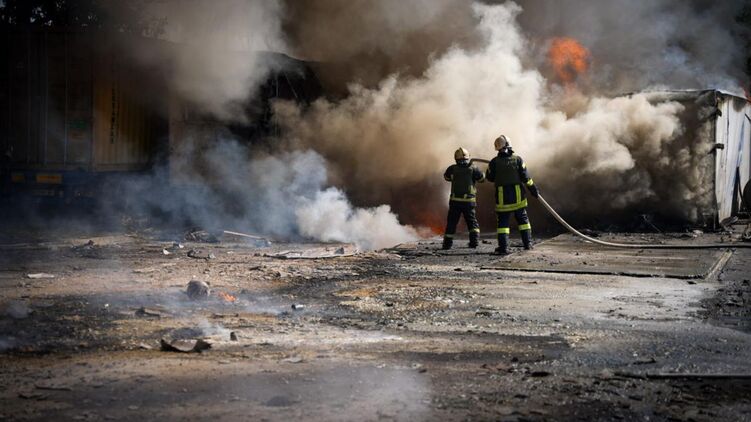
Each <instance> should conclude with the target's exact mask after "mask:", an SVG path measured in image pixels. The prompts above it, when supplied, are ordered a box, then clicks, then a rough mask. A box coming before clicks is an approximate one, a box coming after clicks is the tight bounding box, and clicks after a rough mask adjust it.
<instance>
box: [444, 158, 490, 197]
mask: <svg viewBox="0 0 751 422" xmlns="http://www.w3.org/2000/svg"><path fill="white" fill-rule="evenodd" d="M443 178H444V179H446V180H447V181H449V182H451V196H450V198H449V199H450V200H451V201H457V202H467V203H472V204H474V203H475V202H476V201H477V187H476V185H477V183H478V182H482V181H484V180H485V175H483V174H482V172H481V171H480V169H478V168H477V167H475V166H473V165H471V164H469V161H464V162H459V163H457V164H454V165H452V166H449V168H447V169H446V172H445V173H443Z"/></svg>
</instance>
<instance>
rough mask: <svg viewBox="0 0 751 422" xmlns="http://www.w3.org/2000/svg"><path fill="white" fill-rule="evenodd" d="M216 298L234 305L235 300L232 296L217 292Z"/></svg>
mask: <svg viewBox="0 0 751 422" xmlns="http://www.w3.org/2000/svg"><path fill="white" fill-rule="evenodd" d="M217 296H219V297H220V298H221V299H222V300H223V301H225V302H230V303H234V302H235V301H236V300H237V298H236V297H235V296H232V295H231V294H229V293H225V292H219V293H218V294H217Z"/></svg>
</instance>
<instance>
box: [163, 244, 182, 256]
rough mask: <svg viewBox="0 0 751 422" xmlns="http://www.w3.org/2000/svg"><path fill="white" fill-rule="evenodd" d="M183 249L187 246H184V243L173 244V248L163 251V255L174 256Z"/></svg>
mask: <svg viewBox="0 0 751 422" xmlns="http://www.w3.org/2000/svg"><path fill="white" fill-rule="evenodd" d="M183 248H185V246H183V244H182V243H178V242H172V246H170V247H168V248H164V249H162V253H163V254H164V255H170V254H173V253H175V252H179V251H180V249H183Z"/></svg>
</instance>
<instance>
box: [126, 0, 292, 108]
mask: <svg viewBox="0 0 751 422" xmlns="http://www.w3.org/2000/svg"><path fill="white" fill-rule="evenodd" d="M282 13H283V7H282V4H281V2H280V1H279V0H221V1H203V0H167V1H160V2H150V3H148V4H147V6H146V9H145V10H144V11H143V14H144V19H148V20H149V21H153V22H158V23H161V24H162V28H160V31H159V32H157V33H156V34H154V35H155V36H156V37H157V38H158V39H160V40H162V41H164V42H163V43H161V44H159V45H158V47H157V48H154V47H153V46H152V45H149V46H147V47H145V48H144V45H143V44H134V43H129V42H126V43H124V44H123V48H124V51H125V54H127V55H129V56H130V57H133V58H135V59H136V60H138V61H139V62H141V63H142V64H144V65H147V66H149V67H153V68H155V69H158V70H159V71H160V72H162V73H164V77H165V79H166V80H167V83H168V84H169V87H170V90H171V93H172V94H173V95H175V97H176V98H175V100H177V101H181V102H187V103H189V104H191V106H193V107H195V108H196V109H197V110H199V111H201V112H204V113H209V114H212V115H214V116H215V117H217V118H220V119H222V120H226V121H242V120H243V119H244V114H243V110H242V107H243V103H244V102H245V101H247V100H248V99H249V98H250V97H251V96H252V95H253V94H254V93H255V92H256V89H257V88H258V86H259V84H261V83H262V82H263V81H264V80H265V78H266V76H267V75H268V73H269V71H270V70H271V68H272V66H274V64H273V63H270V62H268V61H266V60H265V57H266V56H264V55H261V54H257V53H259V52H267V51H275V52H284V51H285V50H286V47H285V44H284V41H283V40H284V37H283V35H282V29H281V16H282Z"/></svg>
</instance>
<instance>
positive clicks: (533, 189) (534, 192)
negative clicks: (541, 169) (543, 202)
mask: <svg viewBox="0 0 751 422" xmlns="http://www.w3.org/2000/svg"><path fill="white" fill-rule="evenodd" d="M529 193H531V194H532V196H534V197H535V198H539V197H540V190H539V189H537V186H536V185H532V186H529Z"/></svg>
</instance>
